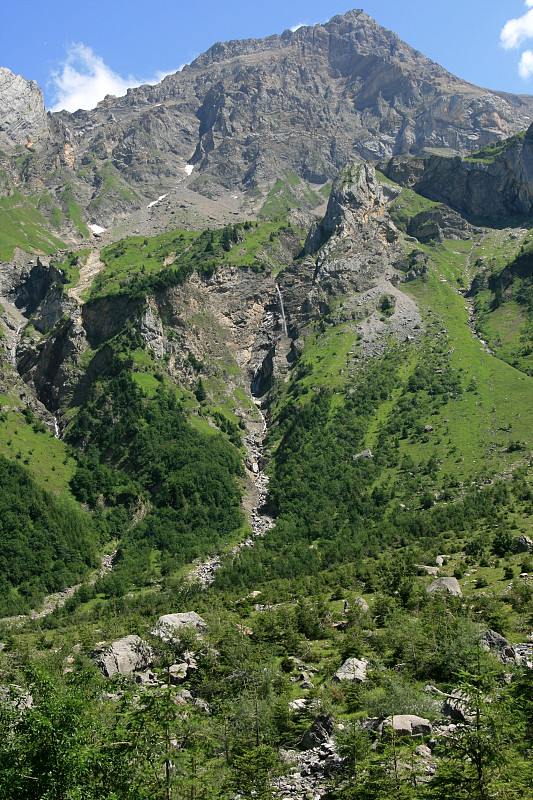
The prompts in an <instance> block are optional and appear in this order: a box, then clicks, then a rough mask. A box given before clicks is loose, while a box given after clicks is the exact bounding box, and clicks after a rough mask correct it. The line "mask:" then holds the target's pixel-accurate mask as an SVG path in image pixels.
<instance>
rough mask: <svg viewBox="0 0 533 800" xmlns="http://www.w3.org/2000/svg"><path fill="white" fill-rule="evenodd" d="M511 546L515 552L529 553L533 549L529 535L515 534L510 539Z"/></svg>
mask: <svg viewBox="0 0 533 800" xmlns="http://www.w3.org/2000/svg"><path fill="white" fill-rule="evenodd" d="M512 548H513V552H515V553H530V552H531V551H533V542H532V541H531V539H530V538H529V536H525V535H522V536H515V538H514V539H513V541H512Z"/></svg>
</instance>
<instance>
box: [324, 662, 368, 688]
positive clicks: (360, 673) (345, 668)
mask: <svg viewBox="0 0 533 800" xmlns="http://www.w3.org/2000/svg"><path fill="white" fill-rule="evenodd" d="M367 667H368V661H365V660H364V659H359V658H347V659H346V661H345V662H344V664H343V665H342V667H339V669H338V670H337V672H336V673H335V675H334V676H333V678H332V681H333V682H334V683H341V681H352V683H363V682H364V681H366V669H367Z"/></svg>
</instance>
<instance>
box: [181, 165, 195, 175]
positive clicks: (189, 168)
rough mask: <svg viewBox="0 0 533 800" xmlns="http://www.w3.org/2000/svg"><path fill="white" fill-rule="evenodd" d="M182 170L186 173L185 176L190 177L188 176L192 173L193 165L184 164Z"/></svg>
mask: <svg viewBox="0 0 533 800" xmlns="http://www.w3.org/2000/svg"><path fill="white" fill-rule="evenodd" d="M183 169H184V170H185V172H186V173H187V175H190V174H191V172H192V171H193V169H194V164H185V166H184V167H183Z"/></svg>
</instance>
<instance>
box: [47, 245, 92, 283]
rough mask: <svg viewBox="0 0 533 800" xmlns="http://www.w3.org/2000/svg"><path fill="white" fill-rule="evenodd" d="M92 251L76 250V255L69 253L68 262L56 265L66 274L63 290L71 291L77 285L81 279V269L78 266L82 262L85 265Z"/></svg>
mask: <svg viewBox="0 0 533 800" xmlns="http://www.w3.org/2000/svg"><path fill="white" fill-rule="evenodd" d="M90 252H91V251H90V250H89V249H85V250H76V252H75V253H69V255H68V256H67V258H66V260H65V261H64V262H63V263H59V264H56V265H55V266H57V267H59V268H60V269H62V270H63V272H64V273H65V281H66V282H65V283H64V284H63V288H64V289H65V290H66V289H71V288H73V287H74V286H76V285H77V283H78V281H79V279H80V267H79V266H78V264H79V263H80V262H81V263H82V264H85V263H86V261H87V258H88V256H89V253H90Z"/></svg>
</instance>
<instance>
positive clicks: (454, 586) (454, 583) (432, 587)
mask: <svg viewBox="0 0 533 800" xmlns="http://www.w3.org/2000/svg"><path fill="white" fill-rule="evenodd" d="M426 592H427V593H428V594H444V593H446V594H450V595H452V596H453V597H462V596H463V593H462V591H461V587H460V586H459V581H458V580H457V578H447V577H445V576H443V577H441V578H435V580H434V581H432V583H430V584H429V586H428V587H427V588H426Z"/></svg>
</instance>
